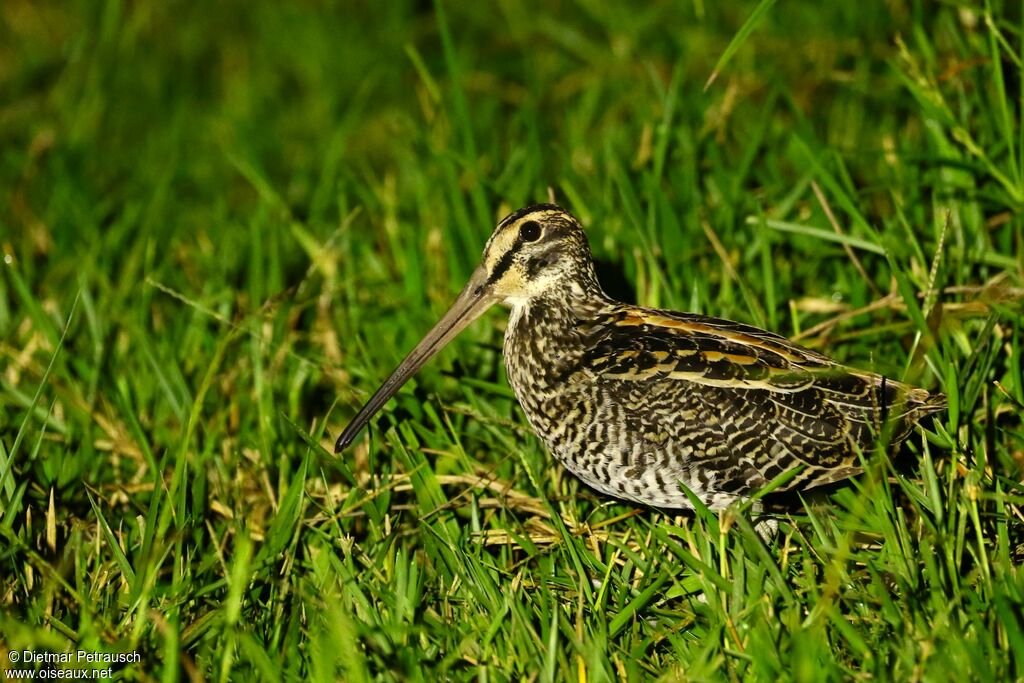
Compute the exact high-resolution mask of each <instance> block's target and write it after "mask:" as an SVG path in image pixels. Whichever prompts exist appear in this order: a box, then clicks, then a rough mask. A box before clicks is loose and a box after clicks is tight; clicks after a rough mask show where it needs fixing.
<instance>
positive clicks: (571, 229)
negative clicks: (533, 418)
mask: <svg viewBox="0 0 1024 683" xmlns="http://www.w3.org/2000/svg"><path fill="white" fill-rule="evenodd" d="M591 287H597V281H596V279H594V276H593V265H592V262H591V258H590V247H589V246H588V245H587V238H586V235H585V234H584V233H583V229H582V228H581V227H580V224H579V222H578V221H577V220H576V219H575V218H573V216H572V215H571V214H570V213H569V212H568V211H565V210H564V209H562V208H559V207H558V206H555V205H554V204H537V205H534V206H528V207H526V208H524V209H520V210H519V211H516V212H515V213H513V214H510V215H509V216H507V217H506V218H504V219H503V220H502V221H500V222H499V223H498V226H497V227H496V228H495V229H494V234H493V235H491V238H490V240H488V242H487V246H486V247H484V253H483V258H482V259H481V262H480V265H479V266H477V268H476V270H475V271H473V274H472V275H471V276H470V278H469V282H468V283H467V284H466V286H465V288H463V290H462V292H461V293H460V294H459V296H458V298H457V299H455V302H454V303H453V304H452V306H451V308H449V309H448V312H447V313H445V314H444V315H443V316H442V317H441V319H440V320H439V321H437V324H435V325H434V327H433V328H431V330H430V331H429V332H427V334H426V336H424V337H423V339H422V340H421V341H420V343H419V344H417V345H416V347H415V348H414V349H413V350H412V351H411V352H410V353H409V355H408V356H406V358H405V360H403V361H402V363H401V364H400V365H399V366H398V368H396V369H395V371H394V372H393V373H391V376H390V377H388V378H387V379H386V380H385V381H384V384H382V385H381V387H380V388H379V389H378V390H377V391H376V393H374V395H373V396H372V397H371V398H370V400H369V401H367V402H366V405H364V406H363V407H362V408H361V409H360V411H359V412H358V413H357V414H356V416H355V417H354V418H353V419H352V422H350V423H349V425H348V426H347V427H346V428H345V431H343V432H342V433H341V436H340V437H338V441H337V443H336V444H335V451H336V452H338V451H341V450H342V449H344V448H345V447H346V446H347V445H348V444H349V443H351V442H352V440H353V439H355V437H356V434H358V432H359V430H360V429H362V427H363V426H364V425H365V424H366V423H367V422H369V421H370V418H372V417H373V415H374V414H375V413H376V412H377V411H378V410H380V409H381V407H383V405H384V404H385V403H387V401H388V399H390V398H391V397H392V396H394V394H395V393H396V392H397V391H398V390H399V389H400V388H401V387H402V385H403V384H405V382H406V381H407V380H408V379H409V378H410V377H411V376H412V375H413V374H414V373H415V372H416V371H417V370H419V369H420V368H421V367H422V366H423V364H424V363H426V362H427V361H428V360H430V358H431V357H432V356H433V355H434V354H436V353H437V352H438V351H440V350H441V349H442V348H444V346H445V345H446V344H447V343H448V342H449V341H451V340H452V339H454V338H455V336H456V335H458V333H459V332H461V331H462V330H463V329H465V328H466V326H467V325H469V324H470V323H471V322H473V321H474V320H476V319H477V318H478V317H480V315H481V314H482V313H483V312H484V311H486V310H487V309H488V308H490V307H491V306H492V305H494V304H496V303H499V302H504V303H508V304H511V305H512V306H518V305H525V304H528V303H529V302H530V301H532V300H534V299H536V298H538V297H542V296H545V295H547V294H551V293H557V292H559V291H560V288H561V291H565V292H569V291H572V290H579V291H581V292H585V291H586V290H589V289H590V288H591Z"/></svg>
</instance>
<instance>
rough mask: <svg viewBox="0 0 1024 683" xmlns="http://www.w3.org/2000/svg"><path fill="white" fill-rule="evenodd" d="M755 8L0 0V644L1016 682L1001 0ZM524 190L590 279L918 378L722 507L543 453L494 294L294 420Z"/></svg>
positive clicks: (627, 671)
mask: <svg viewBox="0 0 1024 683" xmlns="http://www.w3.org/2000/svg"><path fill="white" fill-rule="evenodd" d="M768 4H769V3H760V4H757V3H748V4H745V5H743V6H736V7H733V8H720V7H716V6H715V7H713V6H712V5H711V4H710V3H708V4H704V3H692V4H685V5H682V4H669V3H665V4H662V3H654V4H650V5H644V6H637V7H633V6H631V5H624V4H608V3H590V2H577V3H566V4H556V5H539V4H538V5H535V6H525V7H524V6H519V5H513V4H501V5H498V6H496V7H488V8H485V7H483V6H481V7H479V8H472V7H463V6H461V5H460V6H456V5H455V4H454V3H451V4H450V3H444V4H439V5H435V6H425V5H422V4H415V3H409V4H404V3H381V4H380V6H377V4H373V5H351V6H350V5H334V4H332V3H325V4H323V5H317V6H309V7H299V6H290V5H284V6H279V5H278V4H276V3H252V4H244V5H242V4H237V5H236V4H230V3H229V4H225V5H220V6H218V7H217V8H209V7H201V8H199V7H194V6H191V5H188V4H185V3H169V4H155V3H145V2H142V3H133V4H130V5H129V4H123V3H120V2H116V1H111V2H107V3H105V4H96V3H85V2H82V3H70V4H54V5H40V4H37V3H27V2H17V1H15V2H13V3H5V4H4V9H3V10H2V15H0V16H2V19H0V21H2V22H3V23H2V25H0V64H2V65H3V67H2V68H0V150H2V152H0V178H2V182H0V193H2V196H3V201H2V202H0V247H2V249H3V251H4V255H5V256H9V257H10V259H9V260H8V261H9V262H7V263H6V265H5V266H4V268H3V271H4V277H3V278H2V279H0V335H2V337H0V344H2V346H0V358H2V361H0V445H2V448H3V451H2V453H0V539H2V541H0V563H2V570H0V577H2V580H0V581H2V582H0V605H3V609H2V613H0V646H2V648H0V649H31V648H37V649H42V648H49V649H52V650H55V651H66V650H69V649H71V650H73V649H77V648H84V649H103V650H118V651H138V652H140V653H141V654H142V657H143V659H144V662H145V665H140V666H129V667H126V668H124V669H123V670H122V671H121V674H120V675H121V676H123V677H124V678H126V679H148V678H161V679H164V680H174V679H176V678H182V677H190V678H203V679H225V680H226V679H239V680H248V679H251V678H264V679H268V680H276V679H278V678H282V677H283V678H285V679H302V680H306V679H312V680H334V679H336V678H338V677H343V678H345V679H350V680H369V679H376V678H379V679H384V680H396V679H406V678H408V679H414V680H415V679H424V680H434V679H437V678H455V679H469V678H484V679H496V680H505V679H520V678H536V679H541V680H549V679H567V678H579V677H581V676H582V677H586V678H587V679H588V680H605V679H641V678H646V677H657V676H665V677H668V678H674V677H685V678H692V679H698V680H703V679H715V680H717V679H737V678H750V679H785V680H788V679H798V680H827V679H847V678H851V677H864V678H867V677H873V678H879V679H883V680H889V679H896V680H903V679H919V678H920V679H930V680H942V679H946V678H954V677H955V678H963V677H964V676H967V677H968V678H976V679H979V680H1000V679H1011V678H1020V677H1022V676H1024V671H1022V670H1021V666H1022V664H1021V660H1020V656H1019V653H1020V652H1021V651H1022V647H1021V645H1022V643H1024V621H1022V620H1021V617H1020V614H1021V611H1022V610H1021V607H1022V603H1024V585H1022V579H1021V572H1020V568H1019V567H1020V562H1021V558H1022V547H1024V533H1022V517H1021V510H1020V506H1021V503H1022V501H1024V490H1022V484H1021V481H1022V478H1021V466H1022V462H1024V456H1022V453H1024V428H1022V425H1021V411H1022V406H1024V386H1022V380H1021V376H1022V375H1021V361H1020V350H1021V343H1022V340H1021V332H1020V330H1021V316H1022V310H1021V305H1020V301H1021V288H1022V286H1024V284H1022V282H1021V279H1022V272H1021V266H1020V263H1021V260H1022V251H1024V244H1022V239H1021V235H1022V219H1021V218H1020V210H1021V208H1022V207H1021V204H1022V201H1024V200H1022V198H1024V179H1022V171H1021V160H1022V158H1024V129H1022V127H1021V125H1020V113H1021V112H1020V110H1021V89H1020V80H1021V56H1020V51H1021V47H1020V45H1021V17H1020V12H1019V8H1018V7H1013V8H1007V9H1004V8H1003V7H1002V6H1001V5H999V4H998V3H996V4H994V5H992V6H991V7H990V8H988V6H986V8H971V7H966V6H964V7H959V6H953V5H943V6H928V7H924V6H920V5H916V4H913V3H911V4H906V5H902V4H898V3H888V4H884V5H883V4H881V3H859V4H841V5H839V6H836V7H813V6H810V5H808V6H805V7H798V6H791V5H789V4H785V5H784V6H783V5H775V6H773V7H771V8H770V9H769V10H768V11H767V12H765V13H764V14H763V16H761V18H760V20H759V21H758V23H757V25H756V27H755V28H754V30H752V31H751V32H749V34H744V33H743V32H742V31H741V27H742V26H744V22H745V21H746V20H747V19H748V18H749V17H750V16H752V13H754V12H755V11H756V8H757V7H760V6H765V7H767V5H768ZM737 36H739V38H740V39H739V40H737V41H734V38H736V37H737ZM730 44H732V45H735V47H736V49H735V50H732V49H731V47H730ZM725 55H728V57H727V58H724V56H725ZM720 58H722V59H720ZM716 64H719V65H720V66H722V70H721V73H720V75H719V76H718V78H717V79H716V81H715V82H714V84H713V85H712V86H711V87H710V88H708V89H707V90H706V91H705V90H704V89H703V86H704V83H705V82H706V81H707V79H708V76H709V75H710V74H711V73H712V71H713V69H714V68H715V65H716ZM816 188H817V190H818V191H817V192H816V191H815V189H816ZM549 189H550V191H553V192H554V194H555V196H556V198H557V199H558V201H560V202H562V203H563V204H565V205H566V206H568V207H569V208H571V209H572V210H573V211H574V212H576V213H577V215H579V216H580V218H581V219H582V220H583V221H584V223H585V225H586V226H587V228H588V231H589V233H590V236H591V242H592V245H593V249H594V252H595V255H596V256H597V257H598V258H599V261H600V269H599V270H600V275H601V277H602V281H604V282H605V283H606V284H608V285H609V289H610V290H611V291H613V293H615V294H616V295H618V296H620V297H622V298H625V299H632V300H636V301H639V302H641V303H643V304H645V305H650V306H666V307H674V308H683V309H688V310H694V311H699V312H707V313H713V314H715V315H721V316H725V317H730V318H734V319H739V320H743V321H749V322H753V323H755V324H761V325H766V326H768V327H770V328H772V329H775V330H778V331H780V332H784V333H788V334H793V335H795V334H799V333H801V332H811V334H808V335H805V336H804V337H803V338H802V340H803V342H804V343H807V344H809V345H811V346H814V347H816V348H822V349H826V350H827V351H828V352H829V353H830V354H832V355H834V356H836V357H837V358H839V359H841V360H843V361H844V362H849V363H851V364H854V365H857V366H859V367H865V368H870V369H874V370H876V371H879V372H883V373H886V374H887V375H889V376H891V377H896V378H900V379H905V380H907V381H911V382H916V383H920V384H922V385H926V386H929V387H933V388H941V390H943V391H944V392H946V393H947V395H948V396H949V398H950V411H949V414H948V415H947V416H943V417H942V418H941V419H940V420H938V421H936V422H935V423H934V424H933V425H930V426H929V430H928V432H927V433H926V434H923V435H920V436H915V437H913V438H912V439H911V440H910V443H908V445H907V446H906V447H905V448H904V449H903V451H902V452H901V453H900V454H898V457H897V458H896V459H895V463H894V462H893V461H891V460H890V459H889V458H888V457H887V456H886V455H885V454H883V453H875V454H869V455H867V456H866V465H867V472H866V473H865V474H864V475H863V476H862V477H859V478H858V479H857V480H855V481H853V482H851V483H850V484H848V485H845V486H842V487H838V488H836V489H834V490H831V491H827V492H825V494H824V495H823V496H821V497H816V499H815V500H814V501H809V502H808V503H807V504H806V505H803V506H801V505H798V506H797V507H796V508H795V509H794V511H793V513H792V514H791V515H789V516H787V517H786V518H785V519H784V520H783V522H782V533H781V535H780V538H779V540H778V542H777V543H776V544H774V545H771V546H765V545H764V544H763V543H762V542H761V541H760V539H759V538H758V536H757V535H756V534H755V533H753V530H752V529H751V528H750V524H749V522H748V521H747V520H746V519H745V518H744V517H742V516H733V515H729V514H727V515H725V516H723V517H722V518H721V519H720V518H718V517H716V516H714V515H711V514H709V513H707V512H698V513H697V514H695V515H694V516H692V517H683V518H678V519H674V518H668V517H666V516H664V515H662V514H660V513H657V512H654V511H650V510H636V509H634V508H632V507H631V506H628V505H623V504H620V503H617V502H614V501H610V500H608V499H605V498H601V497H598V496H595V495H593V494H591V493H589V492H587V491H586V490H585V489H583V488H582V487H581V486H579V484H578V483H577V482H576V481H575V480H574V479H573V478H572V477H571V476H569V475H567V474H566V473H565V472H564V471H563V470H562V469H561V468H559V467H558V466H557V465H556V464H555V463H553V462H552V460H551V459H550V457H549V456H547V455H546V453H545V452H544V449H543V447H542V446H541V445H540V443H539V442H538V441H537V439H536V438H535V437H534V436H533V435H532V434H530V432H529V430H528V429H527V428H526V426H525V423H524V421H523V420H522V417H521V414H520V413H519V411H518V408H517V407H516V406H515V403H514V400H513V398H512V395H511V392H510V390H509V388H508V385H507V383H506V381H505V378H504V374H503V370H502V368H501V359H500V333H501V328H502V325H503V324H502V322H501V315H500V314H497V313H495V314H492V315H490V316H488V317H487V318H486V319H485V321H482V322H481V323H478V324H477V325H475V326H474V327H473V328H472V329H471V330H469V331H467V332H466V333H464V334H463V337H462V338H461V339H460V340H458V341H457V342H456V343H455V344H454V346H455V347H456V348H454V349H453V350H449V351H447V352H445V353H444V354H442V356H441V358H440V359H439V360H438V361H437V362H434V363H432V364H431V365H430V366H428V367H427V368H425V369H424V370H423V371H422V372H421V373H420V375H419V376H418V377H417V378H416V379H415V380H414V381H413V382H412V383H411V384H410V387H409V388H407V389H406V390H404V391H403V392H402V394H401V395H400V396H399V397H398V398H397V400H396V401H394V402H393V404H392V406H393V408H392V410H391V411H390V412H389V413H388V415H387V416H385V417H382V418H381V419H379V420H378V422H377V425H378V426H377V427H376V428H375V429H373V430H372V433H371V436H370V439H369V440H368V441H366V440H364V441H362V442H361V443H359V444H358V445H357V446H356V447H355V448H354V449H353V451H352V453H350V454H347V455H345V456H344V457H341V458H335V457H334V456H333V455H331V454H330V453H329V452H328V451H327V450H325V449H324V446H327V447H328V448H329V447H330V444H331V443H332V437H333V436H335V435H336V434H337V432H338V430H339V428H340V427H341V426H342V424H343V423H344V422H345V420H346V419H347V418H348V417H349V416H350V415H351V414H352V413H353V412H354V410H355V409H356V408H357V407H358V405H359V404H360V403H361V401H362V400H363V399H364V398H365V397H366V396H367V394H368V392H369V391H370V390H372V389H373V388H374V387H375V386H376V383H377V382H378V381H379V380H380V379H381V378H382V377H383V376H384V375H385V374H386V372H387V371H389V370H390V369H391V368H392V367H393V366H394V364H395V363H396V362H397V361H398V359H399V358H400V356H401V355H402V354H403V352H404V351H405V350H407V349H408V348H410V347H411V346H412V344H413V343H415V341H417V339H418V338H419V336H420V335H421V334H422V332H423V331H424V330H425V329H427V328H428V326H429V325H430V324H431V323H432V322H433V320H434V319H435V317H436V315H437V314H438V313H439V312H440V311H441V310H442V309H443V307H444V306H445V305H446V304H447V303H448V301H449V300H450V298H451V296H452V294H453V292H454V291H456V290H457V289H458V287H459V286H460V285H461V283H462V282H463V281H464V279H465V278H466V277H467V276H468V274H469V272H470V271H471V269H472V268H473V267H474V265H475V262H476V260H477V258H478V257H479V252H480V250H481V248H482V245H483V243H484V241H485V239H486V237H487V235H488V234H489V231H490V229H491V226H492V225H493V223H494V221H495V219H496V218H497V217H498V216H500V215H501V214H502V213H503V212H505V211H507V210H510V209H514V208H516V207H517V206H519V205H521V204H524V203H527V202H531V201H537V200H541V199H545V198H546V197H547V194H548V191H549ZM832 218H834V219H835V220H834V222H833V220H832ZM851 254H853V256H854V258H851ZM75 302H77V304H76V303H75ZM858 311H859V312H858ZM51 501H52V503H51ZM0 659H2V657H0ZM965 672H969V673H965Z"/></svg>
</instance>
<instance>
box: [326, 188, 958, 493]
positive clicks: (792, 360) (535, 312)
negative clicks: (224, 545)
mask: <svg viewBox="0 0 1024 683" xmlns="http://www.w3.org/2000/svg"><path fill="white" fill-rule="evenodd" d="M498 302H504V303H506V304H509V305H511V307H512V312H511V316H510V318H509V324H508V329H507V331H506V332H505V345H504V355H505V363H506V366H507V370H508V378H509V382H510V383H511V384H512V388H513V390H514V391H515V394H516V397H517V398H518V399H519V403H520V405H521V406H522V407H523V411H524V412H525V413H526V418H527V419H528V420H529V422H530V425H531V426H532V427H533V430H534V431H535V432H536V433H537V434H538V435H539V436H540V437H541V438H542V439H543V440H544V442H545V443H546V444H547V447H548V449H550V451H551V452H552V453H553V454H554V456H555V457H556V458H557V459H558V460H559V461H560V462H561V463H562V464H563V465H565V467H566V468H567V469H568V470H569V471H570V472H572V473H573V474H575V475H576V476H577V477H579V478H580V479H582V480H583V481H584V482H586V483H587V484H589V485H590V486H592V487H593V488H595V489H597V490H599V491H602V492H604V493H607V494H610V495H612V496H616V497H619V498H624V499H628V500H631V501H635V502H638V503H644V504H646V505H651V506H655V507H662V508H690V507H692V506H691V504H690V502H689V499H688V497H687V496H686V494H685V493H684V492H683V490H682V488H681V487H680V483H681V484H683V485H685V486H686V487H688V488H689V489H690V490H691V491H693V492H694V493H695V494H696V495H697V496H698V497H699V498H700V499H701V500H703V501H704V503H705V504H706V505H708V506H709V507H710V508H712V509H721V508H723V507H725V506H727V505H729V504H730V503H732V502H733V501H735V500H737V499H742V498H744V497H747V496H749V495H750V494H752V493H754V492H755V491H757V490H758V489H759V488H760V487H762V486H764V485H765V484H767V483H768V482H770V481H772V480H773V479H774V478H776V477H777V476H779V475H780V474H782V473H783V472H787V471H789V470H791V469H794V468H798V467H799V468H801V469H800V471H799V472H798V474H797V475H796V476H795V477H794V478H792V479H790V480H789V481H788V482H787V483H786V484H785V486H784V487H783V488H784V489H791V490H793V489H808V488H812V487H815V486H820V485H822V484H828V483H831V482H834V481H837V480H840V479H845V478H847V477H850V476H852V475H854V474H856V473H857V472H859V471H860V465H859V462H860V460H859V453H860V451H861V450H868V449H870V448H871V447H872V445H873V444H874V443H875V442H876V440H877V439H878V437H879V434H881V433H883V426H884V425H889V426H890V429H889V430H888V433H889V434H890V436H889V439H890V443H893V444H895V443H899V442H900V441H902V440H903V439H905V438H906V437H907V435H908V434H909V433H910V431H911V429H912V427H913V425H914V424H915V423H916V422H917V421H918V420H919V419H920V418H921V417H922V416H924V415H927V414H928V413H932V412H935V411H938V410H941V409H942V408H944V407H945V397H944V396H942V395H941V394H930V393H929V392H927V391H926V390H924V389H918V388H914V387H910V386H907V385H905V384H901V383H899V382H895V381H891V380H887V379H885V378H883V377H882V376H880V375H876V374H873V373H870V372H863V371H860V370H855V369H851V368H848V367H844V366H842V365H839V364H838V363H836V362H834V361H832V360H830V359H829V358H827V357H825V356H823V355H821V354H819V353H815V352H814V351H810V350H808V349H805V348H802V347H800V346H798V345H796V344H794V343H792V342H790V341H788V340H787V339H785V338H783V337H780V336H779V335H777V334H773V333H771V332H766V331H765V330H761V329H758V328H756V327H751V326H750V325H743V324H740V323H735V322H730V321H728V320H721V319H718V318H711V317H707V316H703V315H695V314H691V313H677V312H674V311H664V310H652V309H647V308H640V307H638V306H632V305H629V304H624V303H620V302H618V301H614V300H612V299H611V298H609V297H608V296H607V295H606V294H605V293H604V292H603V291H602V290H601V287H600V285H599V284H598V282H597V278H596V276H595V274H594V266H593V262H592V260H591V256H590V247H589V246H588V244H587V239H586V235H585V234H584V232H583V230H582V228H581V227H580V225H579V223H578V222H577V221H576V219H575V218H573V216H571V215H570V214H569V213H568V212H566V211H564V210H563V209H561V208H559V207H558V206H555V205H553V204H541V205H537V206H530V207H527V208H524V209H521V210H519V211H517V212H515V213H513V214H511V215H510V216H508V217H507V218H505V219H504V220H502V221H501V222H500V223H499V224H498V227H497V228H496V229H495V231H494V234H493V235H492V236H491V238H490V240H489V241H488V242H487V246H486V247H485V248H484V253H483V260H482V262H481V264H480V266H479V267H477V269H476V271H474V273H473V275H472V276H471V277H470V279H469V283H468V284H467V285H466V287H465V289H463V290H462V293H461V294H459V297H458V298H457V299H456V300H455V303H454V304H453V305H452V307H451V309H450V310H449V311H448V312H447V313H446V314H445V315H444V317H442V318H441V320H440V321H439V322H438V323H437V324H436V325H435V326H434V328H433V329H431V330H430V332H428V333H427V335H426V336H425V337H424V338H423V340H422V341H421V342H420V343H419V344H418V345H417V346H416V348H414V349H413V350H412V352H411V353H410V354H409V355H408V357H406V359H405V360H404V361H402V363H401V365H399V366H398V368H397V369H396V370H395V371H394V373H392V375H391V376H390V377H389V378H388V379H387V380H386V381H385V382H384V384H383V385H382V386H381V387H380V388H379V389H378V390H377V392H376V393H375V394H374V395H373V396H372V397H371V398H370V400H369V401H368V402H367V403H366V405H365V406H363V408H362V409H361V410H360V411H359V413H358V414H357V415H356V416H355V418H354V419H353V420H352V422H351V423H350V424H349V425H348V427H346V428H345V431H344V432H342V434H341V436H340V437H339V438H338V442H337V445H336V447H335V450H336V451H339V452H340V451H341V450H342V449H344V448H345V447H346V446H348V445H349V444H350V443H351V442H352V440H353V439H354V438H355V436H356V434H357V433H358V432H359V430H360V429H362V427H363V426H364V425H365V424H366V423H367V422H368V421H369V419H370V418H371V417H372V416H373V415H374V414H375V413H376V412H377V411H378V410H379V409H380V408H381V406H383V405H384V404H385V403H386V402H387V400H388V399H389V398H391V396H392V395H394V394H395V392H396V391H398V389H399V388H400V387H401V386H402V384H403V383H405V381H406V380H408V379H409V377H410V376H411V375H412V374H413V373H415V372H416V371H417V370H418V369H419V368H420V367H421V366H422V365H423V364H424V363H425V362H426V361H427V360H428V359H429V358H430V357H431V356H433V355H434V354H435V353H436V352H437V351H438V350H439V349H440V348H441V347H443V346H444V345H445V344H447V343H448V342H449V341H451V339H452V338H454V337H455V336H456V335H457V334H458V333H459V332H460V331H461V330H462V329H464V328H465V327H466V326H467V325H469V323H470V322H472V321H473V320H474V319H475V318H477V317H478V316H479V315H480V314H481V313H483V312H484V311H485V310H486V309H488V308H489V307H490V306H491V305H492V304H494V303H498Z"/></svg>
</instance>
